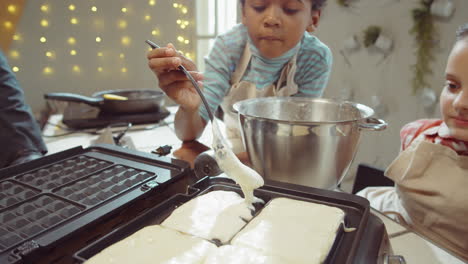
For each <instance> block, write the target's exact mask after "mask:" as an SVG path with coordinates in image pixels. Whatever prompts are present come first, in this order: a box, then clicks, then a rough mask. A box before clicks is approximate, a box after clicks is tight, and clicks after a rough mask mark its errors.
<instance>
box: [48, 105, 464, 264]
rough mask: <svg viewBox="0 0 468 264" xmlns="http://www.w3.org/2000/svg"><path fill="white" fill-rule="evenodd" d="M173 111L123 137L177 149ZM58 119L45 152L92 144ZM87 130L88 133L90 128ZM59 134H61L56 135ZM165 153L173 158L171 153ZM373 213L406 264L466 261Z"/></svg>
mask: <svg viewBox="0 0 468 264" xmlns="http://www.w3.org/2000/svg"><path fill="white" fill-rule="evenodd" d="M176 110H177V109H176V108H175V107H170V108H169V111H170V112H171V113H172V114H171V115H170V116H169V117H167V118H166V119H165V120H164V121H163V122H160V123H159V124H153V125H139V126H134V127H133V128H132V130H130V131H129V132H127V134H126V137H124V138H125V139H126V140H128V138H130V139H131V141H132V143H133V145H134V147H135V149H137V150H140V151H143V152H151V151H153V150H155V149H157V148H158V147H160V146H164V145H170V146H172V151H174V150H176V149H178V148H179V147H180V146H181V145H182V144H181V143H182V142H181V141H180V140H179V139H178V138H177V137H176V135H175V133H174V126H173V119H174V113H175V111H176ZM61 118H62V116H61V115H53V116H51V117H50V118H49V121H48V124H47V125H46V126H45V128H44V131H43V135H44V140H45V142H46V145H47V147H48V150H49V152H48V154H52V153H56V152H60V151H63V150H67V149H70V148H72V147H76V146H82V147H84V148H85V147H88V146H90V145H92V144H93V143H95V141H96V140H97V139H98V138H99V137H100V135H99V134H92V133H87V132H77V133H70V132H69V131H66V130H64V129H63V128H64V127H66V126H65V125H63V124H61ZM120 130H121V129H120ZM87 131H88V132H89V131H93V130H87ZM210 131H211V129H209V128H208V129H205V133H204V134H203V135H202V137H201V138H200V139H199V141H200V142H201V143H203V144H205V145H208V146H209V145H210V142H211V133H210ZM94 132H96V133H100V134H101V135H102V133H103V132H106V131H105V130H104V129H102V130H100V131H94ZM107 133H109V131H107ZM114 133H117V132H114ZM62 134H64V135H63V136H57V135H62ZM102 138H104V137H101V139H102ZM101 143H102V142H101ZM104 143H105V142H104ZM168 156H169V157H172V155H171V154H169V155H168ZM373 213H374V214H375V215H377V216H378V217H379V218H380V219H382V221H383V222H384V224H385V227H386V230H387V233H388V235H389V238H390V244H391V246H392V248H393V253H394V254H395V255H402V256H404V257H405V259H406V262H407V263H418V264H419V263H424V264H432V263H434V264H438V263H443V264H449V263H450V264H452V263H453V264H459V263H460V264H461V263H465V262H464V261H462V260H460V259H459V258H457V257H455V256H453V255H451V254H450V253H448V252H447V251H446V250H444V249H442V248H440V247H438V246H437V245H436V244H434V243H431V242H430V241H428V240H426V239H424V238H423V237H421V236H419V235H418V234H416V233H413V232H411V231H410V230H407V229H406V228H405V227H403V226H401V225H399V224H398V223H396V222H394V221H393V220H391V219H390V218H388V217H386V216H384V215H382V214H380V213H379V212H378V211H375V210H373Z"/></svg>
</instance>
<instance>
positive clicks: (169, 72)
mask: <svg viewBox="0 0 468 264" xmlns="http://www.w3.org/2000/svg"><path fill="white" fill-rule="evenodd" d="M325 1H326V0H241V4H242V24H239V25H237V26H235V27H234V28H233V29H231V30H230V31H229V32H227V33H226V34H224V35H221V36H219V37H218V38H217V39H216V41H215V44H214V46H213V48H212V50H211V52H210V54H209V55H208V57H207V58H206V60H205V61H206V72H205V73H204V75H202V74H200V73H197V72H195V71H196V67H195V65H194V64H193V62H191V61H189V60H187V59H186V58H184V57H183V56H180V55H179V54H178V53H177V51H176V50H175V48H174V46H173V45H171V44H169V45H167V47H164V48H160V49H155V50H152V51H150V52H149V53H148V60H149V62H148V65H149V67H150V68H151V69H152V70H153V71H154V72H155V74H156V75H157V77H158V79H159V85H160V87H161V89H162V90H163V91H164V92H165V93H166V94H167V95H168V96H169V97H170V98H171V99H173V100H174V101H175V102H176V103H177V104H179V105H180V107H179V110H178V111H177V114H176V118H175V130H176V134H177V136H178V137H179V138H180V139H181V140H183V141H190V140H194V139H197V138H198V137H199V136H200V135H201V134H202V132H203V130H204V128H205V126H206V123H207V121H208V120H209V118H208V115H207V111H206V109H205V108H204V107H203V106H202V107H200V105H201V99H200V97H199V96H198V94H197V93H196V91H195V89H194V88H193V87H192V85H191V83H190V82H189V81H188V80H187V78H186V77H185V76H184V75H183V74H182V73H181V72H180V71H174V70H176V69H177V67H178V66H179V65H181V64H183V65H184V66H185V67H186V68H187V69H188V70H189V71H191V73H192V76H193V77H194V78H195V79H196V80H197V81H198V82H199V84H200V85H202V82H201V81H202V80H204V83H203V86H204V94H205V96H206V98H207V100H208V104H209V105H210V109H211V111H212V112H214V111H215V110H216V109H217V108H218V106H221V107H222V110H223V112H224V122H225V125H226V133H227V137H228V139H229V141H230V142H231V144H232V147H233V151H234V153H240V152H242V151H244V150H243V146H242V142H241V140H240V131H239V128H238V125H237V115H236V114H235V113H234V112H233V111H232V110H231V108H232V105H233V104H234V103H235V102H237V101H240V100H244V99H248V98H255V97H266V96H291V95H296V96H311V97H318V96H321V94H322V92H323V89H324V88H325V86H326V85H327V82H328V78H329V75H330V71H331V64H332V55H331V51H330V50H329V48H328V47H327V46H326V45H325V44H323V43H322V42H320V40H318V38H316V37H314V36H312V35H310V34H309V33H308V32H313V31H314V30H315V28H316V26H317V24H318V21H319V19H320V12H321V8H322V6H323V4H324V2H325Z"/></svg>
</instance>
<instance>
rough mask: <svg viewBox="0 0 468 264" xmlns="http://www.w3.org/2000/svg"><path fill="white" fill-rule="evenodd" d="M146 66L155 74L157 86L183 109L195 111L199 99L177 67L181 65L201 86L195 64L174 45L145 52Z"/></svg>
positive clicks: (199, 74) (201, 75)
mask: <svg viewBox="0 0 468 264" xmlns="http://www.w3.org/2000/svg"><path fill="white" fill-rule="evenodd" d="M147 57H148V66H149V67H150V69H151V70H152V71H153V72H154V73H155V74H156V76H157V77H158V80H159V87H161V89H162V90H163V91H164V92H165V93H166V94H167V96H169V97H170V98H171V99H172V100H174V102H176V103H177V104H179V105H180V106H181V107H182V108H183V109H184V110H187V111H196V110H197V109H198V107H199V106H200V103H201V99H200V96H199V95H198V93H197V91H196V90H195V87H193V85H192V83H191V82H190V80H188V79H187V77H186V76H185V75H184V73H183V72H182V71H180V70H179V69H178V67H179V66H180V65H183V66H184V67H185V68H186V69H187V71H189V72H190V73H191V74H192V76H193V78H194V79H195V80H196V81H197V82H198V85H199V86H200V87H201V86H202V85H203V84H202V83H201V80H203V74H201V73H199V72H197V71H196V70H197V68H196V66H195V64H194V63H193V62H192V61H191V60H189V59H187V58H185V57H184V56H183V55H182V54H180V53H179V52H177V50H176V49H175V47H174V45H172V44H168V45H167V46H166V47H161V48H157V49H153V50H151V51H150V52H148V54H147Z"/></svg>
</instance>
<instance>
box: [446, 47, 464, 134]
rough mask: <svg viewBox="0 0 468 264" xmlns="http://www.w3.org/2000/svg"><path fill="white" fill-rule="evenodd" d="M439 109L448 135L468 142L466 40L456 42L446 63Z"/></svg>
mask: <svg viewBox="0 0 468 264" xmlns="http://www.w3.org/2000/svg"><path fill="white" fill-rule="evenodd" d="M445 73H446V77H445V78H446V84H445V87H444V89H443V90H442V94H441V95H440V109H441V113H442V116H443V119H444V122H445V123H446V124H447V126H448V128H449V130H450V134H451V135H452V136H453V137H455V138H456V139H459V140H463V141H468V38H465V39H463V40H460V41H458V42H457V43H456V44H455V46H454V47H453V49H452V52H451V53H450V55H449V58H448V61H447V68H446V70H445Z"/></svg>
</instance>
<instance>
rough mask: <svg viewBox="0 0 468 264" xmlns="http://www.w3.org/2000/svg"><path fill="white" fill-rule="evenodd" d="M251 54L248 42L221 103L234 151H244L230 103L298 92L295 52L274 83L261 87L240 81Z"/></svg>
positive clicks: (237, 122) (235, 116)
mask: <svg viewBox="0 0 468 264" xmlns="http://www.w3.org/2000/svg"><path fill="white" fill-rule="evenodd" d="M251 57H252V54H251V52H250V47H249V44H248V43H247V44H246V45H245V49H244V52H243V54H242V57H241V59H240V61H239V65H238V66H237V68H236V70H235V71H234V73H233V74H232V75H231V88H230V90H229V92H228V94H227V95H226V96H225V97H224V100H223V102H222V103H221V108H222V109H223V112H224V123H225V125H226V137H227V139H228V141H229V142H230V144H231V147H232V150H233V152H234V153H240V152H244V151H245V149H244V146H243V144H242V139H241V134H240V128H239V121H238V118H237V113H235V112H234V111H233V109H232V105H233V104H234V103H236V102H238V101H242V100H245V99H250V98H260V97H269V96H290V95H293V94H296V93H297V92H298V87H297V85H296V83H295V82H294V75H295V74H296V57H297V54H296V55H294V56H293V58H292V59H291V60H290V61H289V62H288V63H287V64H286V65H285V66H284V67H283V69H282V70H281V74H280V77H279V79H278V81H277V82H276V84H271V85H269V86H266V87H264V88H263V89H261V90H259V89H257V87H256V85H255V84H254V83H251V82H247V81H241V79H242V76H244V73H245V70H246V69H247V66H248V65H249V63H250V59H251Z"/></svg>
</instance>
